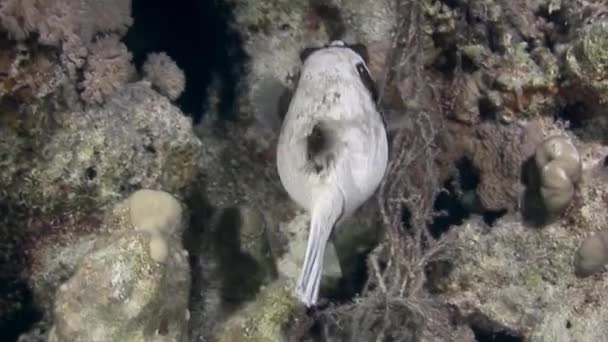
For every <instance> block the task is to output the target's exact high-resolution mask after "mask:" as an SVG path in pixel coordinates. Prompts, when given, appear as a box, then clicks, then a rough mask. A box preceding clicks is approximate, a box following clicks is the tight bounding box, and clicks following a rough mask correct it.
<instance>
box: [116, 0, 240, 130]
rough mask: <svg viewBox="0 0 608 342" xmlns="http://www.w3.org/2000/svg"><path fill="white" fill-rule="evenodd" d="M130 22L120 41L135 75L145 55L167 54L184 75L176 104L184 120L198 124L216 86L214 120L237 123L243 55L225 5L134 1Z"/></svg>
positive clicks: (179, 0)
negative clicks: (183, 84)
mask: <svg viewBox="0 0 608 342" xmlns="http://www.w3.org/2000/svg"><path fill="white" fill-rule="evenodd" d="M133 18H134V24H133V26H132V27H131V28H130V30H129V32H128V33H127V35H126V37H125V39H124V41H125V43H126V44H127V46H128V48H129V50H130V51H131V52H132V53H133V59H134V62H135V65H136V66H137V68H138V69H139V70H141V66H142V64H143V62H144V61H145V59H146V56H147V54H148V53H150V52H161V51H164V52H166V53H167V54H168V55H169V56H170V57H171V58H172V59H173V60H174V61H175V62H176V63H177V65H178V66H179V67H180V68H181V69H182V70H183V71H184V73H185V75H186V89H185V91H184V92H183V93H182V95H181V96H180V97H179V98H178V99H177V101H176V102H177V105H178V106H179V107H180V109H181V110H182V111H183V112H184V113H185V114H187V115H189V116H191V117H192V118H193V119H194V122H195V123H196V122H199V121H200V119H201V118H202V115H203V113H204V112H205V111H206V110H207V109H208V107H209V102H208V94H209V90H210V89H209V86H210V85H211V84H214V85H216V84H217V86H218V87H219V89H218V95H219V104H218V112H219V113H218V117H219V118H221V119H225V120H234V119H236V114H235V113H236V110H235V100H236V97H237V92H238V90H237V87H238V85H239V83H240V82H239V81H240V77H241V75H242V74H243V73H244V67H245V63H246V61H247V55H246V53H245V52H244V50H243V47H242V41H241V37H240V35H239V33H238V31H237V30H236V29H235V28H233V25H232V23H233V21H234V18H233V13H232V7H231V6H230V5H229V4H228V3H227V2H226V1H196V0H174V1H170V0H133ZM214 81H219V82H217V83H214Z"/></svg>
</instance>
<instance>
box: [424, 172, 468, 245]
mask: <svg viewBox="0 0 608 342" xmlns="http://www.w3.org/2000/svg"><path fill="white" fill-rule="evenodd" d="M453 183H454V182H453V180H452V179H450V180H448V181H447V182H445V184H444V188H445V190H446V191H443V192H441V193H439V195H437V198H436V199H435V203H434V204H433V209H434V210H435V212H437V213H439V214H438V215H437V216H436V217H435V218H434V219H433V222H432V223H431V234H433V236H434V237H436V238H437V237H440V236H441V235H442V234H443V233H445V232H447V231H448V230H449V229H450V227H452V226H457V225H461V224H462V223H463V222H464V220H466V219H467V218H469V216H470V212H469V211H468V210H467V209H466V208H465V207H464V206H463V205H462V202H461V201H460V197H459V196H458V194H457V192H456V188H455V187H454V184H453Z"/></svg>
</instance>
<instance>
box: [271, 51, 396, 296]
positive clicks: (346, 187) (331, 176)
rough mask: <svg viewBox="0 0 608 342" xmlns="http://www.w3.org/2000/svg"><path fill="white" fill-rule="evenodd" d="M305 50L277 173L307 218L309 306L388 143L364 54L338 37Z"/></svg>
mask: <svg viewBox="0 0 608 342" xmlns="http://www.w3.org/2000/svg"><path fill="white" fill-rule="evenodd" d="M308 52H310V54H309V55H307V56H305V57H303V65H302V68H301V71H300V76H299V79H298V82H297V85H296V88H295V91H294V94H293V97H292V99H291V102H290V104H289V107H288V110H287V114H286V115H285V118H284V121H283V124H282V127H281V133H280V136H279V142H278V147H277V168H278V172H279V176H280V179H281V183H282V184H283V186H284V188H285V189H286V191H287V192H288V194H289V196H290V197H291V198H292V199H293V200H294V201H295V202H296V203H297V204H298V205H299V206H301V207H302V208H304V209H305V210H307V211H308V212H309V213H310V216H311V221H310V231H309V235H308V243H307V247H306V255H305V257H304V264H303V266H302V269H301V273H300V276H299V279H298V283H297V288H296V293H297V296H298V297H299V298H300V300H301V301H302V302H303V303H304V304H305V305H306V306H307V307H310V306H314V305H316V303H317V299H318V296H319V285H320V282H321V273H322V270H323V257H324V254H325V247H326V245H327V242H328V240H329V238H330V235H331V232H332V230H333V228H334V226H336V225H339V224H340V223H341V222H343V221H344V220H345V219H346V218H348V217H349V216H351V215H352V214H353V213H354V212H355V210H356V209H357V208H359V207H360V206H361V205H362V204H363V203H364V202H365V201H366V200H368V199H369V198H370V197H371V196H372V195H373V194H374V192H375V191H376V189H377V188H378V186H379V185H380V182H381V181H382V178H383V177H384V173H385V171H386V168H387V163H388V142H387V133H386V127H385V124H384V121H383V118H382V116H381V114H380V112H379V111H378V109H377V106H376V96H377V95H376V91H375V85H374V82H373V80H372V78H371V76H370V74H369V71H368V69H367V66H366V63H365V61H364V59H363V57H362V56H361V55H360V54H358V53H357V52H355V49H353V48H352V46H349V45H346V44H344V42H342V41H339V40H338V41H333V42H331V43H330V44H328V45H327V46H325V47H322V48H316V49H312V50H309V51H308Z"/></svg>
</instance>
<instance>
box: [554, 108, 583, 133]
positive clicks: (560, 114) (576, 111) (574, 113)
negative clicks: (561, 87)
mask: <svg viewBox="0 0 608 342" xmlns="http://www.w3.org/2000/svg"><path fill="white" fill-rule="evenodd" d="M587 113H588V109H587V106H585V104H584V103H582V102H575V103H572V104H568V105H566V106H564V107H563V108H562V109H561V110H560V111H557V112H556V114H555V119H556V120H563V121H567V122H568V123H569V124H570V128H571V129H579V128H582V127H583V125H584V124H585V116H586V115H587Z"/></svg>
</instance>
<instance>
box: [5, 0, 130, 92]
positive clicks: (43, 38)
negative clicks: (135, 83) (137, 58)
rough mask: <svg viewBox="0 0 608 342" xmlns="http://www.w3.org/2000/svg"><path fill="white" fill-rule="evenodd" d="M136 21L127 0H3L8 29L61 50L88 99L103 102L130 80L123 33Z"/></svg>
mask: <svg viewBox="0 0 608 342" xmlns="http://www.w3.org/2000/svg"><path fill="white" fill-rule="evenodd" d="M132 22H133V19H132V18H131V1H128V0H127V1H122V0H101V1H98V0H56V1H43V0H3V1H0V26H1V27H2V28H3V30H5V31H7V32H8V34H9V36H10V37H11V38H13V39H15V40H17V41H24V40H26V39H27V38H32V37H35V38H36V40H37V43H38V44H41V45H44V46H47V47H51V48H52V49H55V50H58V56H59V62H60V64H61V66H62V67H63V69H64V71H65V73H66V74H67V75H68V77H69V79H70V80H71V82H73V83H79V86H80V87H81V90H82V93H81V98H82V100H83V101H84V102H86V103H101V102H103V101H104V100H105V98H106V97H107V96H109V95H111V94H112V93H114V92H115V91H116V90H118V89H120V88H121V87H122V86H123V85H124V84H125V83H126V81H127V80H128V77H129V75H130V74H131V70H130V69H131V68H132V67H131V66H130V59H131V57H130V54H129V53H128V52H127V49H126V47H125V46H124V45H123V44H122V43H120V37H121V36H122V35H124V34H125V33H126V31H127V29H128V28H129V26H130V25H131V24H132ZM99 36H101V38H98V37H99ZM32 41H33V40H32ZM32 41H30V42H29V43H30V44H32ZM83 69H84V70H83ZM82 73H84V74H85V75H84V78H85V79H84V81H83V80H81V74H82Z"/></svg>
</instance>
